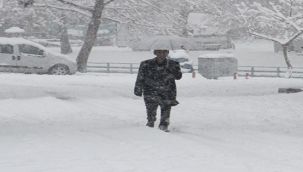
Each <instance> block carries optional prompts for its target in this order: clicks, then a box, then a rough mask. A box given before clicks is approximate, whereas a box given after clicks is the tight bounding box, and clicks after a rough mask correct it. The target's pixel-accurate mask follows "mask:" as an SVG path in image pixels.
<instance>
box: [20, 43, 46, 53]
mask: <svg viewBox="0 0 303 172" xmlns="http://www.w3.org/2000/svg"><path fill="white" fill-rule="evenodd" d="M19 51H20V53H25V54H34V55H43V50H41V49H39V48H37V47H34V46H32V45H26V44H21V45H19Z"/></svg>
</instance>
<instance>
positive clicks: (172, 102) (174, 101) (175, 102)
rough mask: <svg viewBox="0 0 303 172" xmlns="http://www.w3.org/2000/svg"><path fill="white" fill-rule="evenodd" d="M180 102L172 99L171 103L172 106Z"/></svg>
mask: <svg viewBox="0 0 303 172" xmlns="http://www.w3.org/2000/svg"><path fill="white" fill-rule="evenodd" d="M178 104H179V102H178V101H177V100H172V101H171V103H170V105H171V106H177V105H178Z"/></svg>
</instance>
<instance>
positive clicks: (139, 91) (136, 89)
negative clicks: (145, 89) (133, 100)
mask: <svg viewBox="0 0 303 172" xmlns="http://www.w3.org/2000/svg"><path fill="white" fill-rule="evenodd" d="M134 94H135V95H136V96H139V97H141V96H142V89H140V88H137V87H136V88H135V91H134Z"/></svg>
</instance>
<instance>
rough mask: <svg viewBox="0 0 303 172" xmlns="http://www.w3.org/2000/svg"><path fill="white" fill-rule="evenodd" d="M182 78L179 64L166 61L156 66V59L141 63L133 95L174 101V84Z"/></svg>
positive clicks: (175, 90)
mask: <svg viewBox="0 0 303 172" xmlns="http://www.w3.org/2000/svg"><path fill="white" fill-rule="evenodd" d="M181 78H182V72H181V69H180V64H179V63H178V62H176V61H173V60H169V59H166V60H165V61H164V62H163V63H162V64H158V63H157V61H156V58H153V59H150V60H146V61H143V62H141V64H140V67H139V71H138V76H137V80H136V85H135V90H134V93H135V95H137V96H142V94H143V95H144V97H146V96H148V97H160V98H161V99H162V100H176V93H177V89H176V82H175V80H179V79H181Z"/></svg>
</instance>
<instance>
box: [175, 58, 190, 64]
mask: <svg viewBox="0 0 303 172" xmlns="http://www.w3.org/2000/svg"><path fill="white" fill-rule="evenodd" d="M172 60H174V61H177V62H179V63H183V62H187V61H188V59H187V58H172Z"/></svg>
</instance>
